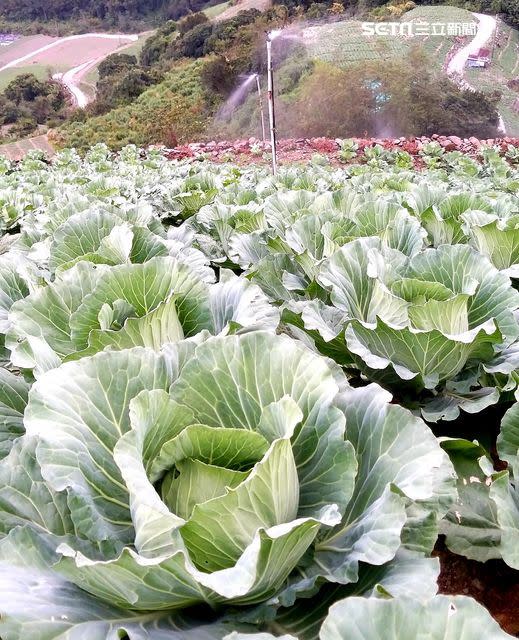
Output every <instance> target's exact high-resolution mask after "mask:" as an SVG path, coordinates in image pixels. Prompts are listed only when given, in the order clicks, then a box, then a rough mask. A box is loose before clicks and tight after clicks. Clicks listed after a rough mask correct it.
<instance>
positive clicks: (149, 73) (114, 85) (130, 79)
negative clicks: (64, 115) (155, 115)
mask: <svg viewBox="0 0 519 640" xmlns="http://www.w3.org/2000/svg"><path fill="white" fill-rule="evenodd" d="M161 80H162V75H161V74H160V73H159V72H158V71H157V70H156V69H150V68H144V67H141V66H139V65H138V64H137V58H136V57H135V56H130V55H127V54H117V53H116V54H112V55H111V56H108V58H106V59H105V60H104V61H103V62H102V63H101V64H100V65H99V80H98V82H97V87H96V100H95V102H94V103H93V104H92V105H91V106H90V107H89V112H90V113H91V114H92V115H99V114H102V113H106V112H107V111H110V109H115V108H116V107H119V106H122V105H125V104H129V103H130V102H132V100H135V98H137V97H138V96H140V95H141V93H142V92H143V91H145V90H146V89H147V88H148V87H150V86H151V85H153V84H156V83H157V82H160V81H161Z"/></svg>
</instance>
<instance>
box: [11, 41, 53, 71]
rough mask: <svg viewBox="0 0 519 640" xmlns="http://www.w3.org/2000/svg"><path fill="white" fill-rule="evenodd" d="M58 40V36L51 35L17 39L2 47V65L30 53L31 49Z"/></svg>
mask: <svg viewBox="0 0 519 640" xmlns="http://www.w3.org/2000/svg"><path fill="white" fill-rule="evenodd" d="M56 40H57V38H52V37H51V36H43V35H41V36H27V37H26V38H20V40H16V41H15V42H13V44H10V45H8V46H7V47H0V67H3V66H4V65H6V64H9V63H10V62H12V61H13V60H17V59H18V58H22V57H23V56H26V55H28V54H29V53H31V51H35V50H36V49H39V48H40V47H45V46H46V45H48V44H50V43H51V42H55V41H56Z"/></svg>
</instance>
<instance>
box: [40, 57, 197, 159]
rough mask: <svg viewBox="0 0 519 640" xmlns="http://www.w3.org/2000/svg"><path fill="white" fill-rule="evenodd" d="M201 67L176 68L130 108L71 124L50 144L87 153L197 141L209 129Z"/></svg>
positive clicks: (54, 135)
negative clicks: (96, 148)
mask: <svg viewBox="0 0 519 640" xmlns="http://www.w3.org/2000/svg"><path fill="white" fill-rule="evenodd" d="M202 66H203V62H202V61H193V62H188V61H185V62H182V63H180V64H178V65H176V66H175V68H174V70H173V71H171V72H169V73H168V74H167V76H166V78H165V80H164V81H163V82H161V83H160V84H157V85H156V86H153V87H151V88H150V89H148V90H147V91H146V92H144V93H143V94H142V95H141V96H139V97H138V98H137V99H136V100H135V101H134V102H132V103H131V104H129V105H127V106H124V107H121V108H119V109H114V110H112V111H110V112H108V113H107V114H105V115H102V116H98V117H95V118H89V119H88V120H86V122H73V123H70V124H69V125H67V126H66V127H64V128H63V129H62V130H59V131H57V132H55V133H54V134H52V135H51V142H53V143H55V144H57V145H58V146H70V147H76V148H77V149H79V150H86V149H87V148H88V147H89V146H91V145H93V144H96V143H98V142H104V143H106V144H107V145H108V146H109V147H110V148H114V149H117V148H120V147H122V146H124V145H126V144H136V145H138V146H147V145H149V144H155V143H157V144H158V143H166V144H169V145H170V146H171V145H173V146H174V145H175V144H176V142H177V139H178V138H181V139H183V140H184V139H185V140H190V139H196V138H197V137H199V136H200V135H201V134H202V133H203V132H204V131H205V128H206V126H207V117H206V116H205V115H204V102H203V95H202V86H201V83H200V71H201V69H202ZM179 131H181V132H182V136H180V135H179Z"/></svg>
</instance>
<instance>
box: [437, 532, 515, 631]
mask: <svg viewBox="0 0 519 640" xmlns="http://www.w3.org/2000/svg"><path fill="white" fill-rule="evenodd" d="M434 555H435V556H436V557H438V558H439V560H440V566H441V572H440V577H439V578H438V587H439V592H440V593H443V594H445V595H462V596H471V597H472V598H474V599H475V600H477V601H478V602H480V603H481V604H482V605H483V606H484V607H486V608H487V609H488V610H489V612H490V614H491V615H492V617H493V618H495V620H497V622H498V623H499V624H500V625H501V627H502V628H503V629H504V630H505V631H506V632H507V633H509V634H511V635H513V636H516V637H519V571H515V570H514V569H511V568H510V567H508V566H507V565H506V564H505V563H504V562H503V561H502V560H489V561H488V562H476V561H475V560H467V558H464V557H463V556H458V555H456V554H454V553H451V552H450V551H449V550H448V549H447V548H446V547H445V544H444V543H443V541H442V540H439V541H438V543H437V545H436V549H435V552H434Z"/></svg>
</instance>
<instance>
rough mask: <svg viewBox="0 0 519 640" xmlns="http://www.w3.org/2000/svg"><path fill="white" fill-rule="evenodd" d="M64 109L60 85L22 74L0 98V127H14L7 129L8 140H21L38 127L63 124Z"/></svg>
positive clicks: (65, 101)
mask: <svg viewBox="0 0 519 640" xmlns="http://www.w3.org/2000/svg"><path fill="white" fill-rule="evenodd" d="M66 106H67V100H66V94H65V92H64V90H63V88H62V86H61V85H60V84H59V83H57V82H54V81H53V80H47V81H41V80H38V78H36V76H34V75H33V74H31V73H25V74H22V75H19V76H18V77H17V78H15V79H14V80H13V81H12V82H10V83H9V84H8V85H7V87H6V88H5V90H4V92H3V93H1V94H0V124H2V125H6V124H8V125H14V126H12V127H11V128H10V129H9V137H10V138H17V137H21V136H24V135H28V134H30V133H32V132H33V131H34V129H35V128H36V127H37V125H39V124H47V123H48V122H49V121H51V120H52V121H54V122H55V121H58V122H59V121H60V120H63V118H64V116H65V112H66Z"/></svg>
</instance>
